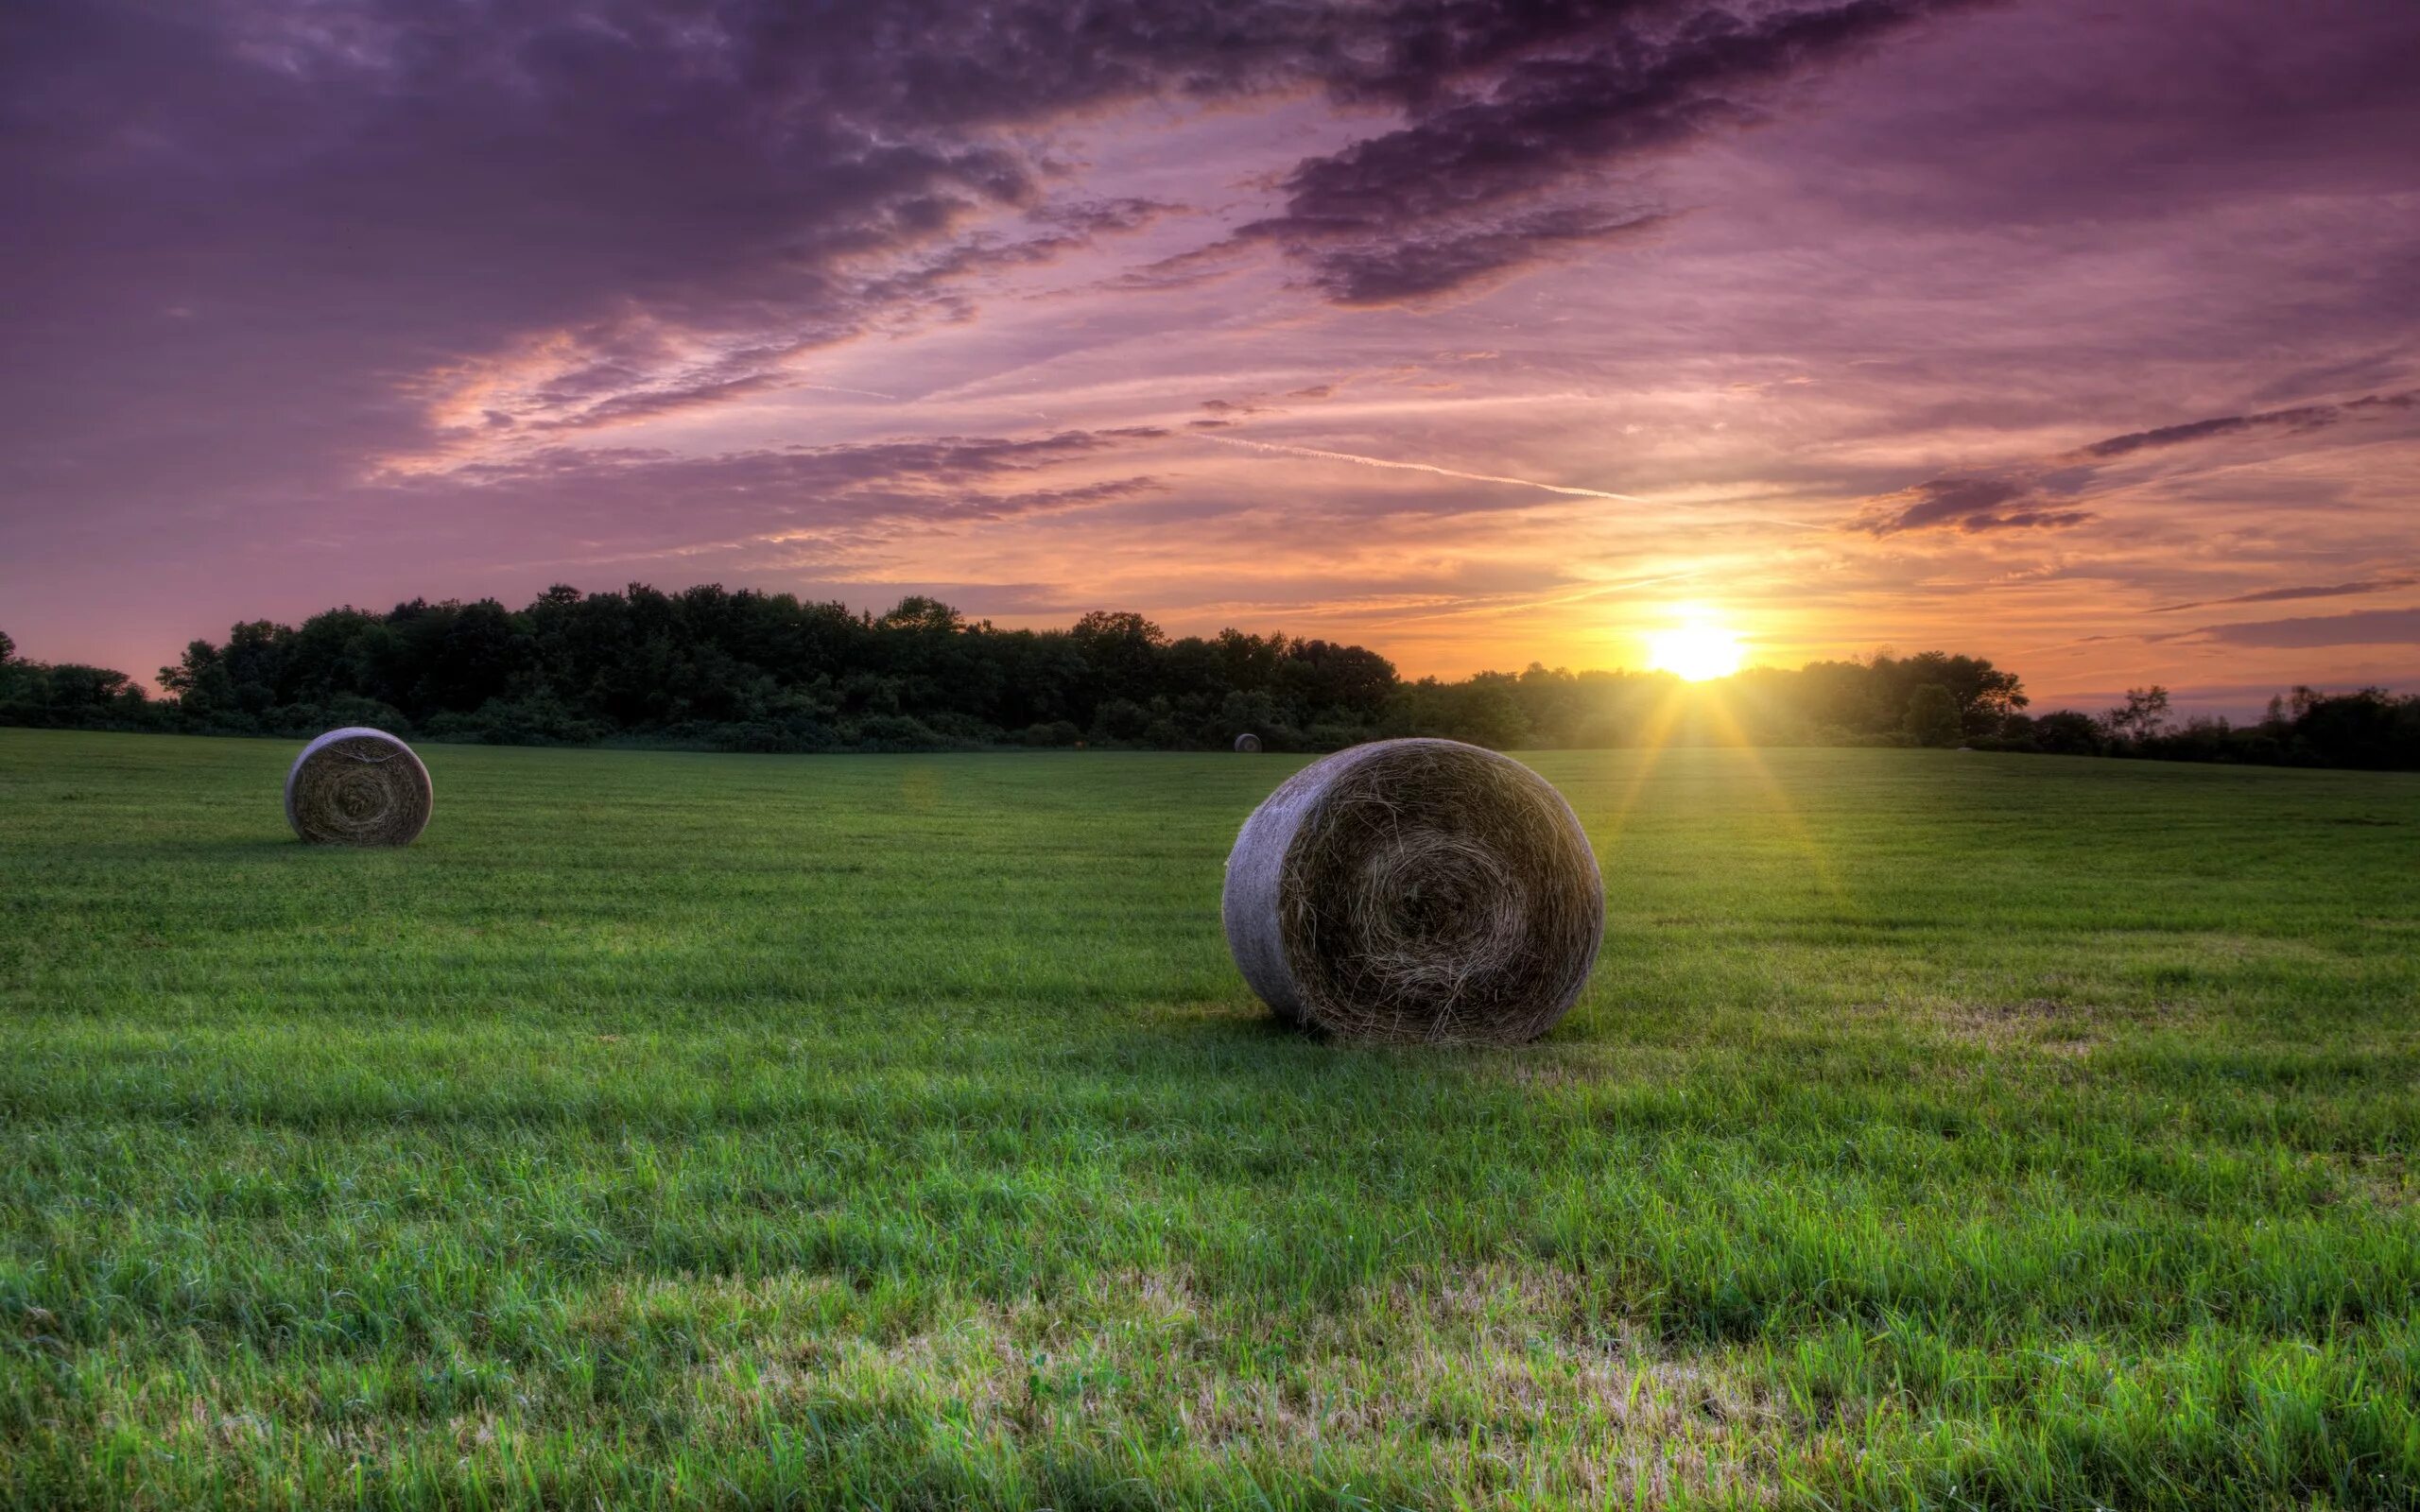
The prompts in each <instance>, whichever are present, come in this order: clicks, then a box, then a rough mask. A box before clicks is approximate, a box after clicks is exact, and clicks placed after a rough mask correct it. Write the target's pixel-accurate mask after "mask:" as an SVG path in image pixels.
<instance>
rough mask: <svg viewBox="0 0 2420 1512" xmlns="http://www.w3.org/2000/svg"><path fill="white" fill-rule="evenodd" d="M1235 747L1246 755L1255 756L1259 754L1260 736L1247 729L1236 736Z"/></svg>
mask: <svg viewBox="0 0 2420 1512" xmlns="http://www.w3.org/2000/svg"><path fill="white" fill-rule="evenodd" d="M1236 749H1237V750H1238V751H1241V752H1242V753H1243V754H1245V755H1246V756H1257V755H1259V754H1260V737H1259V736H1258V735H1255V734H1253V732H1252V731H1251V730H1245V731H1244V732H1243V733H1242V734H1240V735H1237V736H1236Z"/></svg>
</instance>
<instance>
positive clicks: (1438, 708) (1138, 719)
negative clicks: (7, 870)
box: [0, 584, 2420, 769]
mask: <svg viewBox="0 0 2420 1512" xmlns="http://www.w3.org/2000/svg"><path fill="white" fill-rule="evenodd" d="M159 681H160V685H161V687H162V688H163V689H164V690H165V695H166V696H164V697H159V698H153V697H150V696H147V694H146V693H145V691H144V690H143V688H142V687H141V686H140V685H138V684H137V683H135V682H134V680H133V679H130V677H128V676H127V675H126V674H124V673H122V672H116V671H112V670H110V669H107V668H100V667H91V666H81V665H75V664H52V663H43V662H28V661H25V660H22V659H20V658H18V657H17V656H16V655H15V647H14V645H13V644H11V643H10V642H9V640H8V638H7V637H6V636H5V635H0V724H16V725H35V726H51V727H65V728H84V729H117V730H178V731H187V732H194V733H206V734H251V735H281V736H289V737H299V736H307V735H310V734H314V733H317V732H318V731H320V730H326V729H329V728H332V727H334V726H337V725H347V724H364V725H375V726H378V727H380V728H382V729H386V730H393V731H394V732H396V733H398V734H405V735H410V736H413V737H416V738H421V739H430V740H458V741H483V742H489V743H493V744H499V745H589V744H596V743H599V742H612V743H614V744H623V745H648V744H652V745H665V746H680V747H704V748H711V749H720V750H742V751H839V750H857V751H897V750H948V749H974V748H980V747H999V746H1028V747H1075V746H1092V747H1126V748H1149V749H1163V750H1192V749H1217V748H1224V747H1227V746H1229V745H1231V744H1232V743H1233V742H1234V740H1235V738H1236V736H1237V735H1238V734H1241V733H1244V732H1246V731H1250V732H1252V733H1254V734H1257V735H1259V736H1260V737H1261V739H1262V740H1263V741H1264V742H1265V743H1266V744H1267V745H1268V746H1269V747H1271V748H1273V749H1279V750H1327V749H1335V748H1337V747H1343V746H1348V745H1352V744H1355V743H1357V742H1358V741H1363V740H1370V739H1376V738H1383V737H1387V736H1392V735H1444V736H1449V737H1452V738H1455V739H1459V740H1467V741H1471V742H1473V743H1475V744H1478V745H1484V746H1491V747H1497V748H1507V747H1518V748H1531V749H1534V748H1549V747H1618V746H1634V745H1647V744H1685V745H1704V744H1754V745H1806V744H1817V745H1918V746H1965V747H1975V748H1981V749H1997V750H2022V751H2044V752H2051V753H2067V754H2099V755H2138V756H2150V757H2162V758H2168V759H2181V760H2201V761H2237V762H2268V763H2290V764H2299V765H2345V766H2370V767H2397V768H2403V769H2420V697H2412V696H2403V697H2397V696H2393V695H2390V694H2387V693H2385V692H2382V691H2380V690H2377V689H2367V690H2363V691H2362V692H2359V693H2356V694H2348V695H2338V696H2325V695H2321V694H2317V693H2313V692H2311V691H2310V690H2308V689H2300V690H2297V691H2296V692H2295V693H2294V694H2293V695H2291V696H2290V699H2289V698H2282V697H2281V698H2280V699H2279V700H2278V701H2277V702H2276V703H2275V704H2273V707H2272V709H2271V711H2270V714H2269V717H2268V718H2266V719H2264V720H2262V721H2260V722H2259V723H2258V724H2256V725H2247V726H2242V727H2231V726H2229V725H2227V724H2226V723H2225V722H2224V721H2210V720H2197V721H2192V722H2190V723H2187V724H2184V725H2177V724H2175V723H2174V722H2172V721H2171V720H2170V719H2169V712H2168V701H2167V695H2166V693H2165V692H2164V691H2163V690H2159V689H2145V690H2140V691H2138V692H2137V693H2135V694H2134V695H2130V696H2129V699H2128V702H2127V704H2126V705H2125V706H2122V707H2121V708H2119V709H2116V710H2111V711H2108V712H2107V713H2102V714H2100V715H2091V714H2086V713H2078V712H2075V711H2065V710H2063V711H2058V712H2055V713H2044V714H2040V715H2034V714H2031V713H2027V709H2028V706H2029V700H2028V698H2027V696H2026V694H2025V691H2024V688H2023V684H2022V682H2021V681H2020V679H2018V677H2017V676H2016V674H2014V673H2013V672H2009V671H2007V670H2004V669H2002V668H1998V667H1995V666H1994V665H1993V664H1992V663H1991V662H1989V661H1987V660H1985V659H1983V658H1979V657H1973V656H1964V655H1957V654H1952V653H1948V652H1942V651H1927V652H1922V653H1920V654H1917V655H1913V656H1906V657H1898V656H1889V655H1879V656H1875V657H1871V658H1866V659H1861V660H1858V661H1831V662H1808V663H1807V664H1806V665H1805V666H1802V667H1799V668H1797V669H1795V670H1790V669H1783V668H1773V667H1756V668H1751V669H1749V670H1747V671H1744V672H1741V673H1738V674H1737V675H1736V676H1734V677H1732V678H1730V679H1726V681H1725V682H1724V683H1723V685H1722V690H1721V696H1718V697H1703V698H1693V697H1682V696H1677V695H1678V694H1679V691H1680V685H1679V684H1678V682H1677V681H1676V679H1673V678H1672V677H1671V676H1669V675H1668V674H1663V673H1639V672H1571V671H1567V670H1564V669H1561V668H1555V669H1548V668H1547V667H1545V666H1542V665H1538V664H1534V663H1533V664H1531V665H1530V667H1529V668H1528V670H1526V671H1523V672H1518V673H1496V672H1484V673H1479V674H1478V675H1476V676H1474V677H1470V678H1465V679H1459V680H1454V681H1446V680H1442V679H1436V678H1422V679H1417V680H1407V679H1404V678H1402V677H1401V676H1400V675H1398V673H1397V672H1396V670H1395V668H1394V665H1393V664H1392V662H1389V661H1388V660H1387V659H1386V658H1384V657H1382V656H1380V655H1378V654H1377V653H1376V652H1374V651H1371V650H1369V649H1367V648H1365V647H1362V646H1357V645H1348V644H1340V643H1337V642H1333V641H1326V640H1318V639H1305V638H1303V637H1299V636H1289V635H1285V634H1254V633H1252V632H1250V631H1245V630H1239V629H1226V630H1221V631H1220V632H1219V634H1218V635H1216V636H1184V637H1177V638H1171V637H1169V636H1168V635H1167V634H1166V633H1165V632H1164V631H1163V630H1162V629H1161V628H1160V627H1158V626H1156V625H1154V624H1152V623H1151V622H1150V620H1148V619H1146V618H1144V617H1143V616H1142V615H1139V614H1133V613H1120V612H1110V611H1096V612H1093V613H1089V614H1086V615H1084V616H1083V617H1082V618H1081V619H1080V620H1078V621H1077V622H1076V623H1075V624H1074V625H1072V626H1070V627H1066V628H1064V629H1041V630H1035V629H1003V628H1001V627H997V626H994V625H993V624H992V623H990V622H989V621H985V620H970V619H968V618H967V617H966V616H965V615H963V614H961V613H959V611H958V610H955V609H953V608H951V607H950V606H949V605H947V604H944V603H942V602H941V601H939V600H937V599H933V598H928V597H922V596H917V597H909V598H906V599H903V600H901V601H900V603H899V604H898V605H897V606H896V607H895V608H893V609H891V610H890V611H889V612H887V613H883V614H879V615H877V614H873V613H870V612H861V611H855V610H850V609H848V608H847V607H846V606H844V605H840V604H836V603H815V602H805V601H802V600H800V599H798V598H796V597H794V596H792V595H790V594H787V593H756V592H752V591H748V590H739V591H732V590H727V589H724V588H722V587H720V586H718V585H706V586H702V587H698V588H691V589H686V590H683V591H682V592H679V593H663V592H660V591H658V590H656V589H653V588H650V587H648V586H646V585H643V584H632V585H631V586H630V587H629V588H627V589H625V590H623V591H622V592H619V593H581V592H579V591H578V590H576V589H572V588H564V587H556V588H550V589H548V590H547V591H546V592H544V593H541V594H539V595H538V596H537V597H536V598H535V599H533V600H532V601H531V602H529V603H528V604H527V605H526V606H524V607H522V608H520V609H517V610H516V609H508V608H506V607H505V606H504V605H502V604H500V603H498V602H497V601H495V600H493V599H479V600H476V601H474V602H469V603H463V602H458V601H452V600H448V601H446V602H443V603H429V602H427V601H425V600H423V599H414V600H412V601H411V602H409V603H406V604H399V605H397V606H396V607H395V608H394V609H392V610H388V611H386V612H385V613H377V612H373V611H370V610H357V609H350V608H347V609H337V610H328V611H326V612H325V613H321V614H316V615H313V616H312V617H311V618H309V619H307V620H304V621H303V622H302V624H301V625H299V626H288V625H280V624H275V623H273V622H270V621H268V620H254V621H250V622H247V623H244V624H240V625H237V626H235V627H233V628H232V629H231V630H230V631H229V633H228V636H227V639H226V640H224V641H207V640H202V641H195V642H193V643H192V644H189V645H188V646H186V648H185V651H184V655H183V656H182V658H180V659H179V660H178V661H177V662H176V663H175V664H173V665H170V666H166V667H164V668H162V669H161V671H160V676H159Z"/></svg>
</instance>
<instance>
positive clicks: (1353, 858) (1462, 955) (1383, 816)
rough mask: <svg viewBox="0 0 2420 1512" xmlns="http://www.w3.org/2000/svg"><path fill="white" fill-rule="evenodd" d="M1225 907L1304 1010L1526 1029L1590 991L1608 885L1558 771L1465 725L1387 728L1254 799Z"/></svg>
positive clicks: (1270, 990)
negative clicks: (1442, 729) (1427, 732)
mask: <svg viewBox="0 0 2420 1512" xmlns="http://www.w3.org/2000/svg"><path fill="white" fill-rule="evenodd" d="M1223 912H1224V915H1225V920H1226V928H1227V948H1228V949H1229V950H1230V951H1231V952H1233V953H1234V954H1235V958H1236V966H1237V967H1238V968H1239V969H1240V970H1241V971H1243V974H1244V980H1245V981H1247V982H1249V983H1251V984H1252V988H1253V991H1254V992H1257V993H1259V994H1260V996H1261V999H1262V1000H1263V1001H1264V1002H1266V1003H1267V1004H1268V1005H1270V1006H1271V1008H1274V1009H1275V1010H1276V1011H1277V1014H1278V1016H1279V1017H1280V1018H1283V1019H1285V1020H1287V1021H1288V1022H1294V1023H1300V1024H1304V1025H1305V1026H1309V1027H1315V1028H1319V1029H1323V1030H1326V1031H1327V1032H1329V1033H1332V1034H1336V1035H1339V1036H1344V1037H1349V1038H1353V1039H1360V1040H1415V1041H1428V1042H1449V1043H1489V1044H1517V1043H1520V1042H1522V1041H1524V1040H1534V1039H1536V1038H1537V1037H1538V1036H1539V1035H1542V1034H1544V1033H1546V1031H1547V1029H1549V1028H1551V1027H1553V1025H1554V1023H1555V1021H1556V1020H1558V1019H1560V1018H1562V1017H1563V1015H1564V1011H1565V1010H1566V1009H1568V1008H1569V1007H1570V1006H1571V1005H1572V1002H1573V1001H1574V1000H1575V999H1577V998H1578V997H1579V996H1580V989H1581V988H1582V986H1584V985H1585V984H1586V982H1587V980H1588V972H1589V969H1590V968H1591V967H1593V966H1594V965H1595V964H1596V960H1597V946H1598V943H1599V940H1600V939H1601V937H1602V936H1603V934H1604V924H1605V887H1604V881H1603V879H1602V878H1601V877H1600V876H1599V874H1598V871H1597V857H1596V854H1595V852H1594V851H1591V850H1590V849H1589V848H1588V837H1587V835H1586V834H1585V833H1582V830H1581V828H1580V821H1579V819H1578V818H1576V817H1575V816H1573V815H1572V812H1571V806H1570V805H1569V804H1567V803H1565V802H1564V800H1563V795H1562V794H1560V793H1557V792H1556V791H1555V790H1554V788H1553V787H1552V786H1551V785H1549V784H1548V783H1547V781H1546V779H1544V778H1542V777H1540V776H1538V774H1537V773H1535V772H1533V771H1531V770H1530V769H1529V768H1528V767H1526V766H1524V765H1521V764H1520V763H1519V762H1516V761H1513V759H1512V758H1510V757H1507V756H1499V755H1497V754H1495V752H1494V751H1489V750H1481V749H1480V748H1478V747H1476V746H1465V745H1463V744H1461V742H1459V741H1452V740H1386V741H1378V742H1375V743H1374V744H1371V745H1367V746H1356V747H1352V748H1350V749H1347V750H1341V751H1339V752H1337V753H1336V754H1335V755H1333V756H1329V757H1326V758H1324V759H1322V760H1321V761H1318V762H1315V763H1313V764H1312V765H1309V766H1307V767H1305V768H1304V769H1303V770H1302V771H1300V772H1298V773H1296V774H1295V775H1294V776H1293V777H1292V778H1291V779H1289V780H1288V782H1286V783H1285V784H1284V785H1283V786H1281V787H1279V788H1278V789H1277V791H1276V792H1274V793H1272V794H1271V795H1270V797H1269V799H1268V801H1266V802H1264V803H1262V804H1261V806H1260V807H1259V808H1257V809H1255V810H1254V811H1253V816H1252V817H1251V818H1249V819H1247V820H1245V821H1244V827H1243V831H1242V833H1239V834H1237V835H1236V847H1235V850H1234V851H1232V852H1231V853H1230V854H1229V856H1228V858H1227V884H1226V895H1225V898H1224V900H1223Z"/></svg>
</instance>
